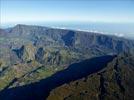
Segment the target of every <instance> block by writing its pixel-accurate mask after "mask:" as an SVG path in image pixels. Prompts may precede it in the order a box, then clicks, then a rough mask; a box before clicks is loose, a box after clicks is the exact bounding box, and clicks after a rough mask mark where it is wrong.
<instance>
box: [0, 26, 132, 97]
mask: <svg viewBox="0 0 134 100" xmlns="http://www.w3.org/2000/svg"><path fill="white" fill-rule="evenodd" d="M123 52H125V53H128V54H133V52H134V41H133V40H128V39H125V38H121V37H116V36H111V35H104V34H100V33H94V32H84V31H77V30H69V29H57V28H49V27H43V26H34V25H22V24H18V25H16V26H14V27H10V28H7V29H0V91H5V90H8V89H10V88H16V87H23V86H24V87H25V86H27V85H28V86H29V85H30V84H34V83H36V82H40V81H41V80H45V79H47V78H48V77H51V76H53V75H55V74H56V73H58V72H59V71H63V72H66V70H68V68H70V69H71V68H74V69H75V70H74V69H73V71H71V70H72V69H71V70H70V69H69V71H68V72H69V74H70V75H73V73H74V74H76V73H75V71H76V72H77V71H78V73H77V75H76V76H79V77H78V79H79V78H82V77H85V74H86V76H87V75H88V74H90V73H89V72H92V70H95V71H94V73H96V72H97V71H98V70H101V69H102V68H103V67H106V65H105V66H103V65H102V64H104V63H107V62H108V61H106V59H104V58H105V56H111V57H113V56H115V55H117V56H118V55H120V53H123ZM103 56H104V58H103ZM96 57H99V58H101V59H100V60H99V61H102V60H103V59H104V60H105V61H106V62H105V61H102V62H103V63H102V64H101V62H98V64H99V65H102V66H99V65H98V64H97V63H93V64H95V65H94V66H97V67H91V69H90V70H89V72H88V71H87V72H88V73H86V72H85V69H84V68H86V66H85V67H84V66H83V62H84V61H85V62H86V61H87V62H88V60H89V59H92V58H96ZM91 61H92V60H91ZM91 61H90V63H91V64H92V62H91ZM85 62H84V63H85ZM93 62H94V60H93ZM77 63H78V64H81V66H78V65H77ZM90 63H88V64H90ZM72 64H74V65H75V64H76V65H77V66H78V67H77V68H78V69H79V70H76V68H75V67H71V65H72ZM87 68H88V67H87ZM81 70H83V71H84V72H83V73H81V72H79V71H81ZM56 75H57V74H56ZM67 75H68V74H67ZM83 75H84V76H83ZM62 76H66V74H65V73H64V74H62ZM69 77H70V76H69ZM71 77H72V76H71ZM51 78H52V77H51ZM59 78H60V77H59ZM64 78H65V77H64ZM72 78H73V77H72ZM76 78H77V77H76ZM69 79H70V78H69ZM78 79H74V80H70V81H75V80H78ZM45 82H46V81H45ZM63 82H64V81H63ZM42 84H43V83H42ZM60 85H62V84H61V83H60ZM44 86H45V85H44ZM54 86H55V85H54ZM50 88H51V86H50ZM50 88H49V89H50ZM54 88H56V87H53V88H52V89H54ZM39 90H40V89H39ZM42 91H43V90H42ZM49 91H50V90H49ZM38 92H39V91H38ZM15 93H16V92H15ZM39 93H40V92H39ZM47 93H49V92H48V91H47ZM42 95H44V94H42Z"/></svg>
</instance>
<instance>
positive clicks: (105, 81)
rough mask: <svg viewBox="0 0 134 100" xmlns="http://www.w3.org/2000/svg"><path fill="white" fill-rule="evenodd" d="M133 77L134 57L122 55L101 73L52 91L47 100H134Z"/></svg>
mask: <svg viewBox="0 0 134 100" xmlns="http://www.w3.org/2000/svg"><path fill="white" fill-rule="evenodd" d="M93 67H94V66H93ZM133 77H134V55H133V56H132V55H127V54H122V55H119V56H117V57H115V58H114V59H113V61H111V62H109V63H108V64H107V66H106V67H105V68H103V69H101V70H100V71H98V72H96V73H93V74H91V75H87V76H86V77H83V78H81V79H79V80H75V81H71V82H70V83H67V84H64V85H62V86H59V87H57V88H56V89H54V90H52V91H51V93H50V95H49V96H48V98H47V100H53V99H54V100H133V98H134V87H133V84H134V78H133Z"/></svg>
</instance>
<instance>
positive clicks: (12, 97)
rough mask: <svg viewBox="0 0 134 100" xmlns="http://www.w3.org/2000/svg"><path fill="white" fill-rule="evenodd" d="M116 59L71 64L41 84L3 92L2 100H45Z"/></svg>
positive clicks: (102, 58) (92, 59) (97, 58)
mask: <svg viewBox="0 0 134 100" xmlns="http://www.w3.org/2000/svg"><path fill="white" fill-rule="evenodd" d="M114 57H115V56H109V55H108V56H101V57H95V58H91V59H88V60H84V61H82V62H79V63H74V64H71V65H70V66H69V67H68V68H67V69H65V70H63V71H59V72H57V73H55V74H53V75H52V76H50V77H48V78H46V79H43V80H41V81H39V82H35V83H32V84H29V85H24V86H19V87H15V88H10V89H5V90H3V91H1V92H0V100H45V99H46V98H47V96H48V95H49V93H50V91H51V90H52V89H54V88H56V87H58V86H60V85H62V84H65V83H69V82H71V81H74V80H77V79H80V78H82V77H86V76H87V75H89V74H92V73H95V72H97V71H99V70H101V69H102V68H104V67H106V65H107V63H108V62H110V61H111V60H113V58H114Z"/></svg>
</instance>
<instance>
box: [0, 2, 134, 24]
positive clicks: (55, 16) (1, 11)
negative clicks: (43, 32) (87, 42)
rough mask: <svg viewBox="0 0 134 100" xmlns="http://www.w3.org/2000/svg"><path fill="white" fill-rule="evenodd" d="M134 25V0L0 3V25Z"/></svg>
mask: <svg viewBox="0 0 134 100" xmlns="http://www.w3.org/2000/svg"><path fill="white" fill-rule="evenodd" d="M42 21H52V22H54V21H70V22H71V21H75V22H78V21H79V22H112V23H134V0H0V23H1V24H5V23H19V22H42Z"/></svg>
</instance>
